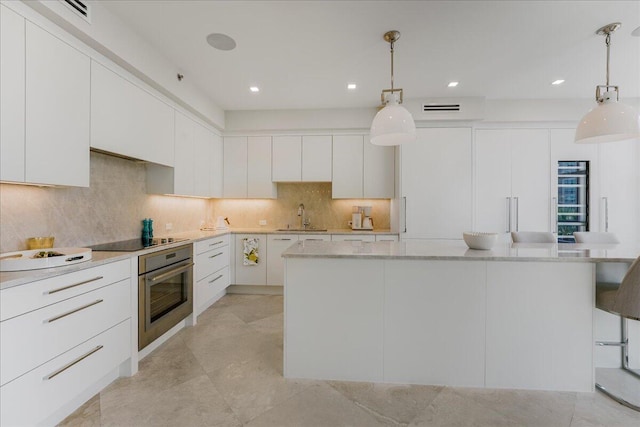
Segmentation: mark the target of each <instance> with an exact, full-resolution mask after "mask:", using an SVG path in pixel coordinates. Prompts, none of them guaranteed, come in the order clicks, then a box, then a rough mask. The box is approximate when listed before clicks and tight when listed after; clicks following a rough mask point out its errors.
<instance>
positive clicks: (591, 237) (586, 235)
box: [573, 231, 620, 243]
mask: <svg viewBox="0 0 640 427" xmlns="http://www.w3.org/2000/svg"><path fill="white" fill-rule="evenodd" d="M573 237H574V238H575V239H576V243H620V240H618V236H616V235H615V234H614V233H604V232H599V231H576V232H574V233H573Z"/></svg>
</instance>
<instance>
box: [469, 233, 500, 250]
mask: <svg viewBox="0 0 640 427" xmlns="http://www.w3.org/2000/svg"><path fill="white" fill-rule="evenodd" d="M462 238H463V239H464V242H465V243H466V244H467V246H469V247H470V248H471V249H482V250H489V249H491V248H492V247H493V245H495V244H496V241H498V233H481V232H476V231H467V232H464V233H462Z"/></svg>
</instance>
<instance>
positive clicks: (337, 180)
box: [331, 135, 364, 199]
mask: <svg viewBox="0 0 640 427" xmlns="http://www.w3.org/2000/svg"><path fill="white" fill-rule="evenodd" d="M363 141H364V137H363V136H362V135H336V136H334V137H333V175H332V188H331V197H332V198H334V199H354V198H362V197H363V179H364V148H363Z"/></svg>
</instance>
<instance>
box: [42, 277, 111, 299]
mask: <svg viewBox="0 0 640 427" xmlns="http://www.w3.org/2000/svg"><path fill="white" fill-rule="evenodd" d="M101 279H104V276H98V277H94V278H93V279H89V280H84V281H82V282H78V283H74V284H73V285H69V286H64V287H62V288H58V289H54V290H52V291H44V293H43V294H44V295H50V294H55V293H56V292H60V291H64V290H67V289H71V288H75V287H76V286H80V285H86V284H87V283H91V282H95V281H96V280H101Z"/></svg>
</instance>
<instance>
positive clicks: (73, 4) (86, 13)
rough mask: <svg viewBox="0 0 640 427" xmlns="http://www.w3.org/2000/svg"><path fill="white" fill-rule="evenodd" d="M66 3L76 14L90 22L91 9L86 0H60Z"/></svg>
mask: <svg viewBox="0 0 640 427" xmlns="http://www.w3.org/2000/svg"><path fill="white" fill-rule="evenodd" d="M60 1H61V2H62V3H64V4H66V5H67V6H68V7H69V8H70V9H71V10H73V11H74V12H75V14H76V15H78V16H80V17H81V18H82V19H84V20H85V21H87V22H88V23H91V9H90V7H89V4H88V2H87V1H86V0H60Z"/></svg>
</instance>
